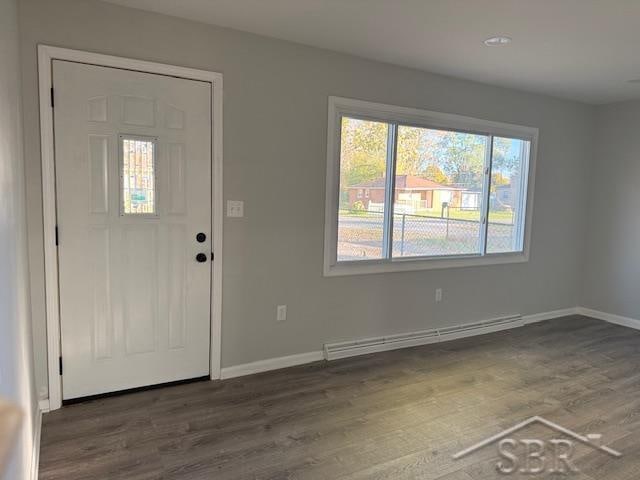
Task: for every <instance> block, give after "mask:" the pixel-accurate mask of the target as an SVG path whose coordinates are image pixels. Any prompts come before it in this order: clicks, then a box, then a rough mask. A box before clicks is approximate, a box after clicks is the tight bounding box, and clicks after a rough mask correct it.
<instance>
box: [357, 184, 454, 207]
mask: <svg viewBox="0 0 640 480" xmlns="http://www.w3.org/2000/svg"><path fill="white" fill-rule="evenodd" d="M464 190H465V189H463V188H459V187H453V186H450V185H443V184H440V183H437V182H434V181H433V180H429V179H426V178H421V177H416V176H413V175H397V176H396V188H395V199H394V203H395V204H396V208H397V207H398V206H402V207H403V208H404V210H406V211H407V213H413V212H415V211H417V210H439V209H441V208H442V203H443V202H448V204H449V206H451V207H458V206H460V202H461V198H462V192H463V191H464ZM384 195H385V179H384V178H383V177H381V178H378V179H375V180H371V181H369V182H363V183H360V184H357V185H352V186H351V187H349V188H348V202H349V208H351V209H353V208H354V205H356V203H358V202H361V203H362V205H363V206H364V209H365V210H376V209H378V206H379V205H380V204H384V200H385V199H384Z"/></svg>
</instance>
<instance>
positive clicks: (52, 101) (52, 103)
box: [51, 87, 55, 108]
mask: <svg viewBox="0 0 640 480" xmlns="http://www.w3.org/2000/svg"><path fill="white" fill-rule="evenodd" d="M54 107H55V101H54V100H53V87H51V108H54Z"/></svg>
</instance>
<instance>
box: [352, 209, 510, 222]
mask: <svg viewBox="0 0 640 480" xmlns="http://www.w3.org/2000/svg"><path fill="white" fill-rule="evenodd" d="M340 215H341V216H354V217H366V216H373V215H378V216H382V214H381V213H372V212H367V211H364V210H363V211H358V210H347V209H340ZM416 215H424V216H425V217H440V211H439V210H421V211H418V212H417V213H416ZM449 218H451V219H455V220H471V221H476V222H479V221H480V212H479V211H477V210H458V209H455V208H452V209H450V210H449ZM489 220H490V221H491V222H492V223H505V224H513V220H514V218H513V213H512V212H509V211H499V212H491V213H490V215H489Z"/></svg>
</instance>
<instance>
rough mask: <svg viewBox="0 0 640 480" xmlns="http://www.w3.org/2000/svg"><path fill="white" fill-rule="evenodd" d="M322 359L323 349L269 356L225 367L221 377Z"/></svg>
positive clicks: (251, 373)
mask: <svg viewBox="0 0 640 480" xmlns="http://www.w3.org/2000/svg"><path fill="white" fill-rule="evenodd" d="M322 359H323V356H322V352H321V351H318V352H308V353H300V354H298V355H288V356H286V357H278V358H269V359H267V360H259V361H257V362H251V363H244V364H241V365H234V366H233V367H224V368H223V369H222V372H221V378H222V379H223V380H224V379H227V378H235V377H242V376H244V375H253V374H254V373H262V372H268V371H270V370H279V369H281V368H288V367H295V366H297V365H304V364H305V363H312V362H318V361H320V360H322Z"/></svg>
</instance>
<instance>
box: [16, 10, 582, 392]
mask: <svg viewBox="0 0 640 480" xmlns="http://www.w3.org/2000/svg"><path fill="white" fill-rule="evenodd" d="M21 39H22V55H23V57H22V58H23V64H22V73H23V80H24V89H25V91H24V114H25V127H26V128H25V147H26V161H27V176H28V208H29V210H28V211H29V214H30V216H29V235H30V238H29V242H30V243H29V247H30V259H31V280H32V289H33V307H32V308H33V316H34V328H35V332H36V337H37V338H36V352H37V356H36V359H37V372H38V382H39V385H40V386H42V385H44V384H45V382H46V371H45V318H44V289H43V254H42V248H43V247H42V235H43V232H42V208H41V192H40V188H41V187H40V151H39V148H40V145H39V136H38V135H39V134H38V105H37V102H38V98H37V90H36V88H37V77H36V45H37V44H38V43H46V44H51V45H56V46H62V47H70V48H76V49H82V50H90V51H96V52H100V53H107V54H112V55H119V56H127V57H134V58H141V59H145V60H151V61H157V62H164V63H170V64H177V65H183V66H188V67H195V68H200V69H206V70H213V71H217V72H222V73H223V74H224V85H225V91H224V101H225V104H224V169H225V172H224V196H225V199H241V200H244V201H245V215H246V217H245V218H244V219H225V223H224V228H225V231H224V242H225V248H224V252H223V254H224V286H223V366H231V365H236V364H241V363H245V362H251V361H255V360H261V359H266V358H272V357H279V356H284V355H290V354H296V353H303V352H308V351H315V350H319V349H320V348H321V345H322V344H323V343H324V342H326V341H336V340H341V339H352V338H361V337H367V336H372V335H379V334H387V333H399V332H406V331H413V330H416V329H423V328H428V327H433V326H437V325H446V324H457V323H462V322H468V321H471V320H478V319H485V318H492V317H495V316H497V315H503V314H511V313H516V312H519V313H522V314H532V313H538V312H545V311H550V310H554V309H561V308H566V307H573V306H575V305H576V304H577V302H578V299H579V296H580V291H579V285H580V283H581V282H580V281H579V280H580V277H579V276H580V275H581V273H582V272H581V261H582V253H583V251H582V245H583V241H582V240H583V235H584V232H585V225H586V222H585V219H586V217H585V213H586V212H585V210H584V204H585V201H586V198H587V197H586V193H587V187H586V182H587V179H588V172H587V170H588V169H587V166H588V165H589V163H590V161H591V154H592V152H591V139H592V137H593V132H594V130H593V127H594V125H593V108H592V107H589V106H586V105H582V104H578V103H572V102H568V101H562V100H557V99H553V98H548V97H543V96H538V95H532V94H527V93H521V92H517V91H513V90H507V89H501V88H495V87H491V86H487V85H481V84H477V83H472V82H467V81H461V80H455V79H452V78H446V77H442V76H438V75H433V74H428V73H424V72H419V71H415V70H410V69H405V68H399V67H396V66H391V65H386V64H382V63H376V62H372V61H367V60H363V59H360V58H356V57H352V56H347V55H342V54H337V53H332V52H328V51H324V50H319V49H314V48H309V47H305V46H301V45H297V44H293V43H288V42H283V41H279V40H273V39H268V38H264V37H259V36H255V35H251V34H246V33H242V32H238V31H233V30H228V29H223V28H217V27H212V26H208V25H204V24H198V23H193V22H189V21H184V20H179V19H175V18H170V17H166V16H161V15H156V14H150V13H145V12H140V11H135V10H129V9H125V8H122V7H118V6H114V5H110V4H105V3H101V2H97V1H95V0H82V1H80V0H56V1H55V2H52V1H50V0H23V1H22V2H21ZM329 95H338V96H344V97H351V98H358V99H364V100H369V101H375V102H384V103H390V104H395V105H403V106H410V107H417V108H424V109H429V110H436V111H441V112H450V113H457V114H463V115H470V116H475V117H480V118H485V119H490V120H496V121H504V122H511V123H516V124H522V125H530V126H535V127H538V128H539V129H540V144H539V157H538V163H537V178H536V193H535V206H534V214H533V215H534V216H533V237H532V249H531V259H530V261H529V262H528V263H525V264H514V265H502V266H491V267H477V268H465V269H454V270H442V271H424V272H411V273H394V274H380V275H368V276H360V277H342V278H323V276H322V259H323V230H324V223H323V218H324V188H325V182H324V178H325V162H326V124H327V97H328V96H329ZM437 287H442V288H443V289H444V301H443V302H442V303H440V304H438V305H436V304H435V303H434V290H435V288H437ZM277 304H288V305H289V311H288V316H289V318H288V320H287V321H286V322H282V323H276V322H275V314H276V312H275V307H276V305H277Z"/></svg>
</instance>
